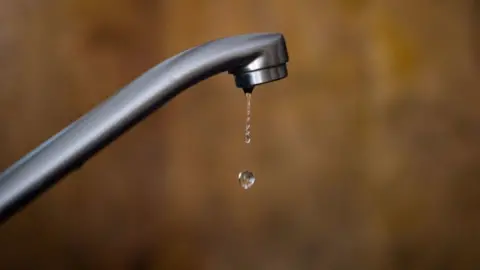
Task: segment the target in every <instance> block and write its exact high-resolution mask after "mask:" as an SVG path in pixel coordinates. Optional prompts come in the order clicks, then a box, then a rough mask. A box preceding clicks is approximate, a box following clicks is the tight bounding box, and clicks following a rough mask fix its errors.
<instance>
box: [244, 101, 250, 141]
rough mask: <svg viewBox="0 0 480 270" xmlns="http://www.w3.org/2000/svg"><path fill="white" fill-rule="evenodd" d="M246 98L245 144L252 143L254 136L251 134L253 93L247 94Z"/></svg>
mask: <svg viewBox="0 0 480 270" xmlns="http://www.w3.org/2000/svg"><path fill="white" fill-rule="evenodd" d="M245 96H246V98H247V121H246V125H245V143H250V141H251V140H252V135H251V134H250V125H251V124H250V122H251V100H252V93H245Z"/></svg>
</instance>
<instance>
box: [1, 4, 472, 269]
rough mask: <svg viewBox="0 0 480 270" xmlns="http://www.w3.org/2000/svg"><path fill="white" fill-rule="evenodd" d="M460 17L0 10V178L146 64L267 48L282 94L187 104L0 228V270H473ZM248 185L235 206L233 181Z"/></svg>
mask: <svg viewBox="0 0 480 270" xmlns="http://www.w3.org/2000/svg"><path fill="white" fill-rule="evenodd" d="M479 15H480V3H479V2H478V1H474V0H470V1H468V0H445V1H424V0H423V1H422V0H421V1H413V0H408V1H405V0H384V1H367V0H342V1H333V0H329V1H312V0H297V1H286V0H256V1H251V0H249V1H214V0H210V1H207V0H163V1H161V0H158V1H156V0H103V1H94V0H44V1H34V0H5V1H1V2H0V121H1V122H0V123H1V127H0V149H1V152H0V168H1V170H3V168H7V167H8V166H9V165H10V164H11V163H13V162H14V161H16V160H17V159H19V158H20V157H21V156H23V155H24V154H26V153H27V152H28V151H30V150H31V149H33V148H34V147H36V146H37V145H38V144H40V143H41V142H42V141H44V140H46V139H47V138H49V137H50V136H51V135H53V134H54V133H56V132H58V131H59V130H60V129H62V128H63V127H64V126H66V125H68V124H69V123H70V122H71V121H74V120H75V119H77V118H78V117H80V116H81V115H83V114H84V113H86V112H87V111H89V110H90V109H92V108H93V107H94V106H95V105H97V104H99V103H100V102H101V101H103V100H104V99H106V98H107V97H109V96H110V95H112V94H113V93H115V91H117V90H118V89H119V88H121V87H122V86H123V85H125V84H127V83H129V82H130V81H131V80H133V79H134V78H136V77H137V76H139V75H140V74H142V73H143V72H144V71H146V70H147V69H149V68H150V67H152V66H153V65H155V64H157V63H159V62H161V61H163V60H164V59H166V58H168V57H170V56H173V55H175V54H176V53H178V52H180V51H183V50H185V49H188V48H190V47H193V46H196V45H199V44H202V43H204V42H206V41H209V40H212V39H216V38H219V37H224V36H231V35H237V34H244V33H250V32H265V31H275V32H282V33H284V34H285V37H286V39H287V45H288V49H289V53H290V57H291V62H290V63H289V66H288V67H289V72H290V76H289V77H288V78H287V79H286V80H282V81H279V82H276V83H273V84H267V85H264V86H261V87H258V88H257V89H256V90H255V91H254V95H253V104H252V110H253V111H252V113H253V115H252V117H253V118H252V120H253V126H252V135H253V139H252V144H251V145H248V146H247V145H245V144H244V142H243V129H244V122H245V98H244V97H243V95H242V92H241V90H239V89H236V88H235V86H234V83H233V80H232V77H231V76H230V75H227V74H222V75H219V76H217V77H214V78H212V79H210V80H207V81H204V82H202V83H201V84H199V85H196V86H194V87H193V88H192V89H191V90H189V91H187V92H185V93H183V94H181V95H180V96H178V97H177V98H176V99H174V100H173V101H172V102H171V103H169V104H167V106H165V107H163V108H162V109H160V110H159V111H158V112H156V113H155V114H154V115H152V116H151V117H149V118H148V119H147V120H146V121H144V122H142V123H141V124H140V125H138V126H137V127H135V128H134V129H133V130H131V131H130V132H128V133H127V134H126V135H125V136H123V137H121V138H120V139H119V140H118V141H116V142H115V143H113V144H112V145H111V146H109V147H108V148H106V149H105V150H103V151H102V152H100V153H99V154H98V155H97V156H95V157H94V158H93V159H92V160H91V161H90V162H89V163H87V164H86V166H84V168H83V169H82V170H80V171H78V172H76V173H74V174H72V175H70V176H69V177H67V178H66V179H64V181H62V182H61V183H60V184H58V185H57V186H55V187H54V188H53V189H51V190H50V191H49V192H47V193H46V194H45V195H44V196H42V197H41V198H40V199H38V200H36V201H35V202H34V203H33V204H31V205H29V207H27V208H26V209H25V210H24V211H22V212H21V213H19V214H18V215H16V216H15V217H13V218H12V219H11V220H9V221H8V223H6V224H5V225H3V226H2V227H1V228H0V244H1V245H0V269H139V270H142V269H480V213H479V207H480V183H479V177H480V107H479V102H480V93H479V90H480V81H479V79H478V75H479V71H480V68H479V63H480V55H479V53H480V49H479V45H480V43H479V42H480V41H479V36H480V32H479V26H480V21H479V20H480V19H479ZM243 169H250V170H252V171H253V172H254V173H255V174H256V177H257V183H256V184H255V185H254V186H253V188H252V189H251V190H248V191H245V190H243V189H241V188H240V186H239V185H238V183H237V174H238V172H239V171H241V170H243Z"/></svg>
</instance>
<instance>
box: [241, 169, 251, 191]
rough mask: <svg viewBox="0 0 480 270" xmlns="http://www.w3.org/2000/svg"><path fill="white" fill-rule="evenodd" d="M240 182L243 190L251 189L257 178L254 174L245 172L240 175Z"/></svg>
mask: <svg viewBox="0 0 480 270" xmlns="http://www.w3.org/2000/svg"><path fill="white" fill-rule="evenodd" d="M238 182H239V183H240V186H241V187H242V188H244V189H249V188H251V187H252V186H253V184H254V183H255V176H254V175H253V173H252V172H249V171H243V172H241V173H239V174H238Z"/></svg>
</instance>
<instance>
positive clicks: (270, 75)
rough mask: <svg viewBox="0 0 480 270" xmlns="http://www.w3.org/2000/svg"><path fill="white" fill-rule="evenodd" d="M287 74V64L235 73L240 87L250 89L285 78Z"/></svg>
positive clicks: (236, 81) (236, 82)
mask: <svg viewBox="0 0 480 270" xmlns="http://www.w3.org/2000/svg"><path fill="white" fill-rule="evenodd" d="M287 75H288V72H287V66H286V65H285V64H282V65H279V66H275V67H269V68H263V69H259V70H254V71H250V72H239V73H237V74H235V84H236V85H237V87H238V88H243V89H250V88H253V87H255V86H257V85H260V84H265V83H269V82H274V81H277V80H280V79H283V78H285V77H287Z"/></svg>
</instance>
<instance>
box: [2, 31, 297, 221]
mask: <svg viewBox="0 0 480 270" xmlns="http://www.w3.org/2000/svg"><path fill="white" fill-rule="evenodd" d="M287 62H288V53H287V48H286V44H285V40H284V37H283V35H282V34H279V33H265V34H249V35H240V36H234V37H229V38H223V39H218V40H215V41H211V42H208V43H205V44H203V45H201V46H198V47H195V48H192V49H189V50H187V51H184V52H182V53H180V54H178V55H176V56H174V57H172V58H170V59H168V60H166V61H164V62H163V63H160V64H159V65H157V66H155V67H153V68H152V69H150V70H149V71H147V72H146V73H145V74H143V75H142V76H140V77H139V78H137V79H136V80H134V81H133V82H131V83H130V84H128V85H127V86H125V87H124V88H123V89H121V90H120V91H118V93H116V94H115V95H113V96H112V97H110V98H109V99H107V100H106V101H104V102H103V103H102V104H100V105H98V106H97V107H96V108H94V109H93V110H92V111H90V112H89V113H87V114H86V115H84V116H83V117H81V118H80V119H78V120H77V121H75V122H73V123H71V124H70V125H69V126H67V127H66V128H65V129H63V130H62V131H60V132H59V133H57V134H56V135H54V136H53V137H51V138H50V139H49V140H47V141H45V142H44V143H43V144H41V145H40V146H38V147H37V148H36V149H34V150H33V151H31V152H30V153H28V154H27V155H26V156H24V157H23V158H22V159H20V160H19V161H17V162H16V163H14V164H13V165H12V166H11V167H9V168H7V169H6V170H5V171H4V172H3V173H2V174H0V222H4V221H5V220H7V219H8V218H10V217H11V216H12V215H13V214H15V213H16V212H18V211H19V210H20V209H21V208H23V207H24V206H26V205H27V204H28V203H30V202H31V201H32V200H33V199H35V198H36V197H38V196H39V195H40V194H42V193H43V192H44V191H46V190H47V189H48V188H50V187H52V186H53V185H54V184H55V183H57V182H58V181H59V180H60V179H61V178H63V177H64V176H66V175H67V174H69V173H70V172H72V171H74V170H76V169H78V168H80V167H81V166H82V165H83V164H84V163H85V162H86V161H87V160H88V159H90V158H91V157H92V156H93V155H95V154H96V153H97V152H98V151H100V150H101V149H103V148H104V147H106V146H107V145H108V144H109V143H111V142H112V141H114V140H115V139H117V138H118V137H119V136H120V135H122V134H123V133H124V132H125V131H127V130H128V129H129V128H131V127H133V126H134V125H135V124H137V123H139V122H140V121H142V119H144V118H145V117H147V116H148V115H150V114H151V113H153V112H154V111H155V110H156V109H158V108H159V107H161V106H162V105H164V104H165V103H167V102H168V101H169V100H171V99H172V98H174V97H175V96H176V95H178V94H179V93H180V92H182V91H183V90H185V89H187V88H188V87H190V86H192V85H194V84H196V83H198V82H200V81H202V80H204V79H207V78H209V77H211V76H213V75H216V74H218V73H221V72H228V73H230V74H233V75H234V76H235V83H236V85H237V87H239V88H242V89H243V90H244V91H245V92H246V93H247V92H251V91H252V90H253V88H254V87H255V86H257V85H260V84H264V83H269V82H273V81H276V80H279V79H282V78H285V77H286V76H287V68H286V63H287Z"/></svg>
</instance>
